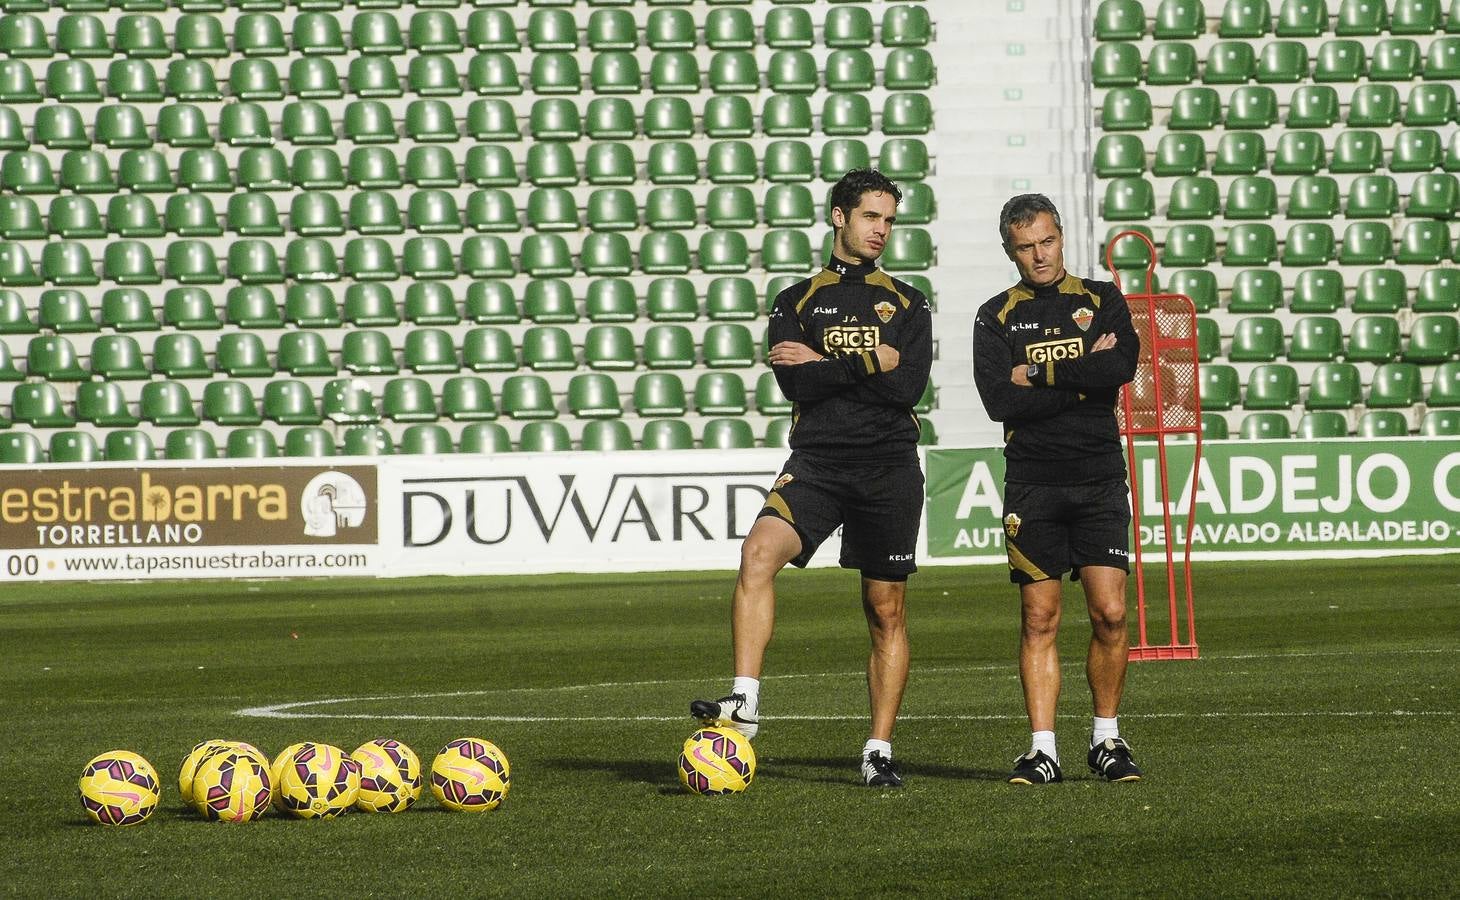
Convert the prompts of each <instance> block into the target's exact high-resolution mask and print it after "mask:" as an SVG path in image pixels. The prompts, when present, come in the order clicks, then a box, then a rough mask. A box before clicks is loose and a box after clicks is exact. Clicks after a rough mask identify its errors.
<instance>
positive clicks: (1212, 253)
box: [1126, 225, 1217, 266]
mask: <svg viewBox="0 0 1460 900" xmlns="http://www.w3.org/2000/svg"><path fill="white" fill-rule="evenodd" d="M1130 243H1133V242H1130V241H1127V242H1126V244H1130ZM1216 259H1217V238H1216V234H1215V232H1213V231H1212V227H1211V226H1210V225H1176V226H1173V227H1172V228H1171V230H1170V231H1168V232H1166V243H1165V246H1164V247H1163V248H1162V253H1161V264H1162V265H1164V266H1206V265H1210V264H1211V263H1213V262H1216Z"/></svg>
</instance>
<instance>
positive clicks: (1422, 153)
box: [1095, 128, 1460, 178]
mask: <svg viewBox="0 0 1460 900" xmlns="http://www.w3.org/2000/svg"><path fill="white" fill-rule="evenodd" d="M1384 144H1385V138H1384V135H1382V134H1381V133H1379V132H1377V131H1365V130H1362V129H1345V130H1343V131H1340V132H1338V134H1336V135H1335V136H1334V138H1333V151H1332V153H1331V154H1330V153H1329V152H1328V147H1327V141H1326V139H1325V138H1324V136H1323V134H1322V133H1320V132H1317V131H1287V132H1284V133H1283V134H1281V135H1279V136H1278V139H1277V143H1276V144H1275V145H1274V146H1273V152H1272V156H1271V163H1269V161H1268V150H1267V141H1266V139H1265V138H1264V137H1263V135H1262V134H1261V133H1257V132H1248V131H1231V132H1227V133H1225V134H1223V135H1222V136H1221V137H1220V138H1219V139H1218V140H1217V144H1216V147H1215V148H1214V153H1213V155H1212V158H1211V160H1210V162H1209V161H1208V159H1207V144H1206V139H1205V137H1204V136H1203V135H1202V134H1200V133H1198V132H1171V133H1169V134H1164V135H1162V136H1161V138H1160V139H1159V140H1158V141H1157V142H1156V146H1155V150H1154V152H1153V154H1152V156H1151V160H1150V166H1149V168H1150V172H1151V174H1153V175H1156V176H1160V177H1177V176H1182V175H1196V174H1198V173H1200V172H1203V171H1210V172H1211V173H1212V174H1213V175H1255V174H1257V173H1258V172H1261V171H1263V170H1264V169H1270V170H1271V172H1272V173H1273V174H1274V175H1315V174H1317V173H1318V172H1319V171H1320V170H1322V169H1324V168H1327V169H1328V171H1330V172H1333V173H1335V174H1368V173H1371V172H1376V171H1378V170H1379V169H1382V168H1384V159H1385V155H1386V150H1385V147H1384ZM1387 153H1388V158H1389V166H1388V168H1389V171H1391V172H1430V171H1433V170H1434V169H1440V168H1443V169H1444V170H1445V171H1447V172H1460V131H1457V132H1452V133H1451V134H1450V136H1449V137H1448V139H1447V138H1446V137H1445V136H1444V135H1442V133H1441V132H1440V131H1437V130H1434V129H1431V128H1407V129H1405V130H1403V131H1401V132H1399V133H1398V134H1396V135H1395V136H1394V137H1393V141H1392V144H1391V146H1390V147H1389V149H1388V151H1387ZM1146 170H1147V162H1146V146H1145V144H1144V143H1143V142H1142V141H1141V138H1140V136H1138V135H1134V134H1106V135H1102V136H1101V138H1100V141H1099V143H1097V144H1096V147H1095V175H1096V176H1097V177H1099V178H1119V177H1123V176H1130V175H1141V174H1144V173H1145V172H1146Z"/></svg>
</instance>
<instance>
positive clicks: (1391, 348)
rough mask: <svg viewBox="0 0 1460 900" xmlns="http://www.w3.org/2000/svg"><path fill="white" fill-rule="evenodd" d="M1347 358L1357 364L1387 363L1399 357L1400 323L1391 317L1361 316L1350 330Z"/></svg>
mask: <svg viewBox="0 0 1460 900" xmlns="http://www.w3.org/2000/svg"><path fill="white" fill-rule="evenodd" d="M1345 356H1346V357H1347V358H1348V359H1349V360H1350V361H1355V362H1378V363H1385V362H1388V361H1389V360H1392V359H1395V358H1397V357H1398V356H1399V322H1398V320H1396V319H1395V318H1394V317H1393V316H1392V315H1391V316H1360V317H1359V318H1358V319H1356V320H1354V323H1353V326H1352V327H1351V328H1350V329H1349V339H1348V348H1347V351H1346V353H1345Z"/></svg>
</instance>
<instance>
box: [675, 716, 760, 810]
mask: <svg viewBox="0 0 1460 900" xmlns="http://www.w3.org/2000/svg"><path fill="white" fill-rule="evenodd" d="M754 777H755V751H754V750H752V749H751V748H750V738H748V737H746V736H745V735H743V734H741V733H740V732H738V731H736V730H734V729H733V728H701V729H699V730H698V731H696V732H695V733H694V734H692V735H690V736H689V738H688V739H686V740H685V742H684V749H683V750H681V751H680V754H679V780H680V783H681V784H683V785H684V786H685V789H686V790H689V791H692V792H694V793H696V794H738V793H740V792H741V791H743V790H745V789H746V788H748V787H750V782H751V779H753V778H754Z"/></svg>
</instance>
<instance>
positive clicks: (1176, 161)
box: [1102, 133, 1207, 177]
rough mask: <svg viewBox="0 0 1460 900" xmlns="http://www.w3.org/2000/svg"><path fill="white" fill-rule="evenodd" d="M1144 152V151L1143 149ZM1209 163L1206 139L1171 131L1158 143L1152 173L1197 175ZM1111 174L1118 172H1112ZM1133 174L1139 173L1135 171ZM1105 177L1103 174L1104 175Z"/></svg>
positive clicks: (1160, 174)
mask: <svg viewBox="0 0 1460 900" xmlns="http://www.w3.org/2000/svg"><path fill="white" fill-rule="evenodd" d="M1107 137H1132V138H1134V139H1135V140H1137V142H1139V138H1135V137H1134V136H1133V135H1107ZM1142 152H1143V153H1144V151H1142ZM1206 165H1207V148H1206V141H1205V139H1203V137H1202V136H1201V135H1200V134H1176V133H1170V134H1165V135H1162V136H1161V140H1160V141H1158V142H1157V143H1156V154H1155V158H1154V159H1153V160H1152V162H1151V174H1153V175H1159V176H1172V175H1177V176H1180V175H1195V174H1196V173H1197V172H1200V171H1202V170H1203V169H1205V168H1206ZM1109 174H1110V175H1115V174H1116V173H1114V172H1111V173H1109ZM1133 174H1139V172H1137V173H1133ZM1102 177H1103V176H1102Z"/></svg>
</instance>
